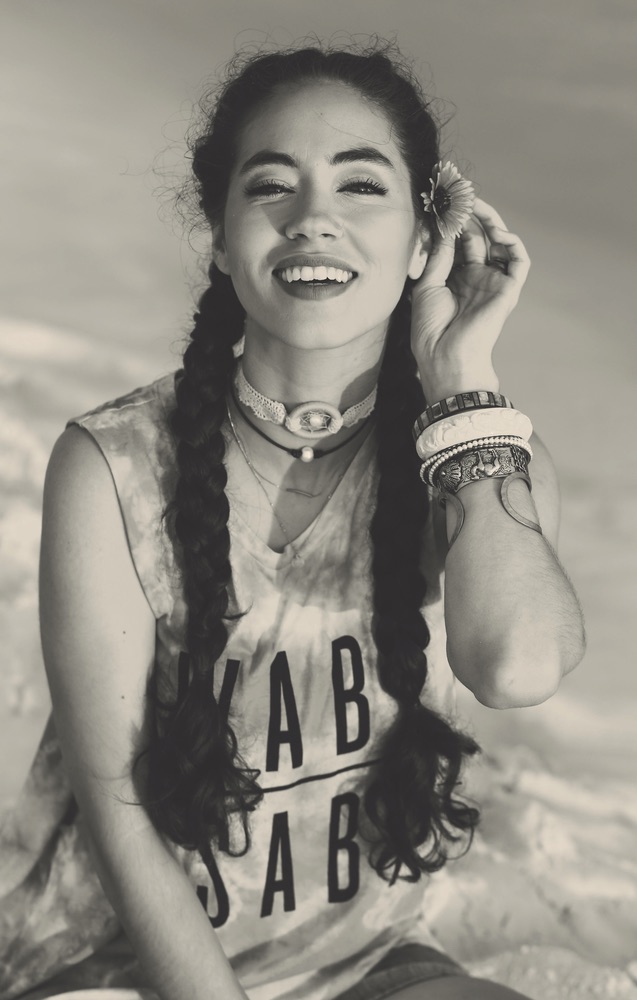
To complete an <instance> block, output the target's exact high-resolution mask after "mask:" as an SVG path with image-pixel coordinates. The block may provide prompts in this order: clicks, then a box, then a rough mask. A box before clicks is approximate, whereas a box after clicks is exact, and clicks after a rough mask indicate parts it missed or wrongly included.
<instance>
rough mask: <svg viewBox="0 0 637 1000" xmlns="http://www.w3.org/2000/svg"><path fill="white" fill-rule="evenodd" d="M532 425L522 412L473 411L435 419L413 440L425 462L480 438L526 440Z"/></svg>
mask: <svg viewBox="0 0 637 1000" xmlns="http://www.w3.org/2000/svg"><path fill="white" fill-rule="evenodd" d="M532 433H533V424H532V423H531V421H530V420H529V418H528V417H527V416H526V414H524V413H520V411H519V410H514V409H508V408H501V409H500V408H498V409H496V408H493V407H491V408H489V409H484V410H473V411H472V412H471V413H455V414H453V415H451V416H449V417H445V418H444V419H443V420H438V421H436V422H435V423H433V424H430V425H429V426H428V427H426V428H425V429H424V431H423V432H422V434H420V435H419V436H418V440H417V441H416V451H417V452H418V455H419V457H420V458H422V459H424V460H427V459H429V458H432V456H433V455H436V454H438V453H439V452H441V451H445V450H446V449H447V448H453V447H455V446H456V445H459V444H463V443H464V442H466V441H473V440H475V439H477V438H480V437H493V436H501V435H510V436H513V437H520V438H523V439H524V440H526V441H528V440H529V438H530V437H531V434H532Z"/></svg>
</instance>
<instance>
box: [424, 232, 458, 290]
mask: <svg viewBox="0 0 637 1000" xmlns="http://www.w3.org/2000/svg"><path fill="white" fill-rule="evenodd" d="M455 243H456V241H455V240H454V239H452V238H450V237H446V236H445V237H441V238H440V240H439V241H438V242H436V243H435V244H434V247H433V249H432V251H431V253H430V254H429V258H428V260H427V265H426V267H425V270H424V273H423V276H422V278H421V279H420V283H419V284H420V286H421V288H423V289H424V288H439V287H443V286H444V285H445V284H446V283H447V278H448V277H449V273H450V271H451V268H452V267H453V263H454V256H455Z"/></svg>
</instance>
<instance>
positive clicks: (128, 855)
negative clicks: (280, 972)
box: [92, 806, 246, 1000]
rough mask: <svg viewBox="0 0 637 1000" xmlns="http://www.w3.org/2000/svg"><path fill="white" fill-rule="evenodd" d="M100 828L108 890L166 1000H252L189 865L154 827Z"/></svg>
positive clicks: (96, 848) (99, 851)
mask: <svg viewBox="0 0 637 1000" xmlns="http://www.w3.org/2000/svg"><path fill="white" fill-rule="evenodd" d="M128 808H129V809H132V810H135V812H136V813H137V816H136V818H135V820H134V828H131V829H130V830H129V831H128V832H126V831H121V830H120V831H114V830H112V829H111V830H109V832H108V836H106V835H105V834H103V833H102V834H101V835H100V833H98V834H97V835H96V837H95V838H93V843H92V848H93V854H94V857H95V862H96V866H97V869H98V873H99V875H100V879H101V881H102V884H103V886H104V889H105V891H106V893H107V895H108V897H109V899H110V901H111V903H112V905H113V907H114V909H115V911H116V913H117V915H118V917H119V919H120V920H121V923H122V925H123V927H124V930H125V931H126V934H127V936H128V938H129V940H130V942H131V945H132V947H133V949H134V951H135V954H136V955H137V957H138V959H139V961H140V963H141V965H142V967H143V968H144V970H145V972H146V974H147V975H148V978H149V980H150V983H151V985H152V986H153V988H154V989H155V991H156V992H157V993H158V994H159V996H160V997H161V1000H246V995H245V993H244V991H243V989H242V988H241V986H240V984H239V982H238V980H237V978H236V976H235V974H234V972H233V971H232V968H231V966H230V963H229V962H228V960H227V958H226V956H225V954H224V952H223V950H222V948H221V945H220V943H219V939H218V938H217V936H216V934H215V931H214V930H213V928H212V927H211V925H210V922H209V920H208V917H207V915H206V913H205V910H204V908H203V907H202V906H201V904H200V902H199V900H198V899H197V896H196V894H195V892H194V889H193V887H192V885H191V883H190V882H189V880H188V877H187V875H186V874H185V872H184V871H183V869H182V868H181V867H180V866H179V864H178V862H177V861H176V860H175V858H174V857H173V856H172V854H171V853H170V852H169V850H168V849H167V847H166V846H165V845H164V843H163V841H162V840H161V838H160V837H159V835H158V834H157V832H156V831H155V830H154V828H153V827H152V826H151V825H150V821H148V824H147V825H145V824H144V820H141V816H145V814H143V812H142V810H141V808H140V807H135V806H129V807H128Z"/></svg>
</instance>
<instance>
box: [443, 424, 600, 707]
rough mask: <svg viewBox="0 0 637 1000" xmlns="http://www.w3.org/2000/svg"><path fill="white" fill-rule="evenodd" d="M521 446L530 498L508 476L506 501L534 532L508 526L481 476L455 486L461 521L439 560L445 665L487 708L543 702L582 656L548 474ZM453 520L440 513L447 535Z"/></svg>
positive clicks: (541, 453) (537, 449)
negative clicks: (533, 524)
mask: <svg viewBox="0 0 637 1000" xmlns="http://www.w3.org/2000/svg"><path fill="white" fill-rule="evenodd" d="M531 445H532V448H533V455H534V457H533V460H532V462H531V464H530V467H529V473H530V476H531V481H532V484H533V492H532V494H531V493H529V490H528V488H527V486H526V484H525V483H524V482H522V481H520V480H518V481H517V482H513V483H512V484H511V486H510V487H509V498H510V501H511V503H512V505H513V506H514V507H515V509H516V510H517V511H518V512H519V513H520V514H522V515H523V516H525V517H527V518H529V519H530V520H532V521H539V523H540V524H541V526H542V532H543V534H541V535H540V534H539V533H538V532H537V531H533V530H532V529H531V528H528V527H526V526H525V525H523V524H520V523H519V522H518V521H516V520H514V519H513V518H512V517H511V516H510V515H509V514H508V513H507V512H506V510H505V509H504V507H503V505H502V502H501V500H500V496H499V493H500V481H498V480H489V479H484V480H481V481H480V482H477V483H472V484H471V486H469V487H467V488H465V489H463V490H462V504H463V507H464V510H465V522H464V525H463V527H462V531H461V532H460V534H459V535H458V537H457V539H456V541H455V542H454V544H453V545H452V547H451V549H450V550H449V552H448V553H447V558H446V562H445V570H446V572H445V622H446V626H447V649H448V655H449V662H450V664H451V666H452V669H453V671H454V673H455V674H456V676H457V677H458V678H459V680H461V681H462V682H463V684H465V685H466V686H467V687H468V688H470V690H471V691H473V693H474V694H475V696H476V698H477V699H478V701H480V702H482V704H484V705H488V706H489V707H491V708H513V707H516V706H524V705H536V704H538V703H539V702H542V701H545V700H546V699H547V698H549V697H550V696H551V695H552V694H553V693H554V692H555V690H556V689H557V687H558V685H559V683H560V680H561V678H562V677H563V675H564V674H566V673H568V672H569V671H570V670H572V669H573V668H574V667H575V666H577V664H578V663H579V661H580V660H581V658H582V656H583V655H584V628H583V622H582V613H581V609H580V606H579V602H578V600H577V597H576V595H575V592H574V590H573V588H572V586H571V583H570V581H569V579H568V577H567V576H566V574H565V572H564V570H563V568H562V566H561V565H560V562H559V560H558V558H557V554H556V547H557V531H558V524H559V493H558V487H557V478H556V475H555V469H554V466H553V463H552V461H551V458H550V456H549V454H548V452H547V450H546V448H545V447H544V446H543V445H542V444H541V442H540V441H539V439H538V438H537V436H536V435H533V437H532V439H531ZM448 508H449V505H448ZM455 517H456V515H455V512H453V511H452V510H450V509H448V512H447V531H448V534H449V537H450V536H451V533H452V532H453V531H454V530H455Z"/></svg>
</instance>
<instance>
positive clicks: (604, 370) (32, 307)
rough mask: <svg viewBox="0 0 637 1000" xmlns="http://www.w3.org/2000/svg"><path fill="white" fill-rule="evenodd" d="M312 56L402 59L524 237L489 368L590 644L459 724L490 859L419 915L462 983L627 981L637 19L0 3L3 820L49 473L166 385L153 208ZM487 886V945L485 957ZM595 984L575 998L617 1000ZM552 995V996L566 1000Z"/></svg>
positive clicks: (169, 297) (164, 299) (170, 262)
mask: <svg viewBox="0 0 637 1000" xmlns="http://www.w3.org/2000/svg"><path fill="white" fill-rule="evenodd" d="M310 31H313V32H316V33H317V34H318V35H319V36H321V37H329V36H331V35H333V34H334V33H335V32H338V31H344V32H354V33H357V32H360V33H363V34H369V33H371V32H378V33H379V34H380V35H383V36H386V35H396V36H397V39H398V41H399V43H400V45H401V47H402V48H403V50H404V51H405V53H406V54H407V55H409V56H411V57H413V58H414V59H415V60H416V61H417V62H418V63H419V65H420V66H421V70H422V76H423V78H424V79H425V81H431V80H432V78H433V80H435V87H433V85H432V86H431V87H430V88H429V89H430V91H431V92H433V93H435V94H437V95H438V96H439V97H441V98H444V99H445V100H446V101H447V102H449V107H448V109H449V110H451V109H452V108H451V106H452V105H455V107H456V109H457V110H456V113H455V116H454V118H453V120H452V122H451V123H450V125H449V126H448V128H447V131H446V141H445V152H446V153H447V154H449V155H451V156H452V157H453V158H454V159H455V160H456V162H458V163H459V164H460V165H461V166H462V168H463V169H464V170H465V171H466V172H467V173H468V174H469V176H471V177H472V179H473V180H474V181H475V182H476V184H477V187H478V190H479V191H480V193H481V194H482V195H483V197H485V198H486V199H487V200H489V201H492V202H493V203H494V204H495V205H496V206H497V207H498V208H499V210H500V211H501V213H502V214H503V216H504V218H505V219H506V220H507V222H508V224H509V225H510V227H511V228H512V229H514V230H515V231H517V232H519V233H520V234H521V235H522V236H523V238H524V239H525V242H526V244H527V246H528V248H529V251H530V254H531V257H532V260H533V268H532V271H531V276H530V278H529V281H528V284H527V288H526V290H525V294H524V296H523V299H522V301H521V304H520V305H519V307H518V309H517V311H516V312H515V314H514V316H513V317H512V318H511V319H510V321H509V323H508V325H507V329H506V331H505V336H504V337H503V339H502V342H501V345H500V347H499V349H498V357H497V362H498V368H499V371H500V373H501V381H502V386H503V389H504V391H506V392H507V394H508V395H509V396H511V397H513V399H514V400H515V402H516V403H517V405H519V406H520V408H521V409H523V410H524V411H526V412H528V413H529V414H530V415H531V417H532V418H533V421H534V424H535V427H536V429H537V430H538V432H539V433H540V434H541V435H542V436H543V437H544V439H545V441H546V442H547V444H548V445H549V447H550V449H551V450H552V452H553V455H554V457H555V460H556V463H557V466H558V469H559V472H560V479H561V485H562V493H563V529H562V535H561V545H560V554H561V557H562V560H563V562H564V564H565V566H566V567H567V569H568V571H569V573H570V575H571V576H572V579H573V581H574V583H575V585H576V588H577V590H578V592H579V594H580V597H581V600H582V603H583V606H584V609H585V612H586V618H587V625H588V635H589V648H588V653H587V656H586V659H585V661H584V663H583V664H582V666H581V667H580V668H579V670H578V671H577V672H576V673H575V674H573V675H571V676H570V677H569V678H568V679H567V680H566V681H565V683H564V685H563V687H562V689H561V691H560V692H559V693H558V694H557V695H556V696H555V697H554V698H553V699H552V700H551V701H550V702H548V703H547V704H546V705H543V706H539V707H536V708H533V709H526V710H519V711H509V712H494V711H489V710H487V709H483V708H481V707H480V706H479V705H477V703H475V702H474V701H473V699H472V698H471V696H466V697H462V698H461V705H462V712H463V714H464V717H465V719H466V720H467V722H468V724H469V725H471V726H473V727H474V729H475V731H476V733H477V735H478V738H479V739H480V741H481V742H482V743H483V744H484V746H485V747H486V748H487V750H491V751H492V752H493V753H495V754H496V756H497V757H498V759H499V761H500V765H499V767H500V770H499V771H497V772H490V773H489V774H488V775H487V778H486V780H487V782H488V787H487V788H486V790H485V798H486V801H487V809H486V827H485V830H486V833H485V837H486V840H485V844H486V846H484V847H478V848H476V849H475V851H474V852H473V855H472V856H470V860H469V861H468V863H467V866H466V867H465V868H464V869H462V868H461V869H460V870H459V874H458V875H455V876H452V877H453V878H455V879H456V882H455V883H454V884H453V885H452V887H451V892H449V891H447V889H446V888H445V881H444V878H443V879H442V881H441V882H439V883H438V890H437V892H438V895H436V894H435V893H434V895H433V896H432V899H431V908H432V911H434V913H435V911H436V905H437V900H438V901H439V902H440V906H439V912H438V925H439V928H440V931H441V933H442V937H443V940H448V941H449V942H450V943H451V946H453V943H454V942H456V943H457V941H458V934H459V930H458V929H459V928H464V931H461V932H460V934H461V936H462V933H465V932H466V941H465V946H466V952H465V953H466V954H467V955H468V957H471V956H473V957H474V958H476V959H477V958H479V957H480V956H482V955H484V954H488V953H490V949H491V950H493V947H495V946H497V945H498V944H499V946H500V947H502V946H504V945H506V944H507V943H508V944H509V945H510V946H511V947H515V948H518V947H519V945H520V944H521V943H529V942H530V943H533V942H535V943H536V944H542V945H550V944H556V943H557V944H561V945H564V946H567V947H569V948H572V949H574V950H575V951H578V952H579V954H580V956H587V957H590V958H591V959H592V961H593V962H598V963H602V964H603V963H604V962H606V963H608V964H613V965H617V966H624V965H625V963H626V962H627V961H628V960H629V959H630V958H631V957H635V955H634V940H635V933H636V929H637V869H635V866H634V858H635V853H636V850H637V812H636V796H635V784H634V774H635V772H636V770H637V739H636V736H635V732H636V730H637V726H636V725H635V715H636V713H635V699H636V695H637V670H636V669H635V654H634V645H635V643H634V622H635V617H636V615H637V601H636V599H635V598H636V597H637V574H636V572H635V564H636V562H637V559H636V556H637V544H636V542H637V519H636V517H635V499H636V496H637V465H636V463H635V449H634V442H633V423H634V397H635V390H634V386H635V367H636V366H635V347H634V345H635V333H636V331H635V320H634V312H635V308H634V301H635V285H636V278H635V275H636V273H637V271H636V263H637V261H636V254H635V231H636V229H637V218H636V212H635V187H634V179H633V175H634V162H635V158H636V154H637V129H636V125H637V121H636V119H637V102H636V101H635V93H636V88H635V84H636V82H637V81H636V80H635V75H636V74H635V68H634V66H635V57H634V54H635V51H637V44H636V43H637V10H636V8H635V5H634V0H532V2H531V0H527V2H526V3H524V2H522V0H420V2H416V0H393V2H391V3H387V2H377V0H322V2H321V3H320V4H319V3H309V2H305V0H303V2H302V0H296V2H295V3H292V2H288V0H267V2H257V0H243V2H241V3H234V4H230V3H227V2H226V3H213V2H205V0H179V2H178V0H172V2H171V0H2V2H1V5H0V94H1V97H0V136H1V139H0V142H1V145H2V148H1V150H0V189H1V203H2V225H1V226H0V636H1V638H2V650H3V657H2V663H1V664H0V806H1V805H2V804H3V803H4V802H6V801H8V800H10V799H11V798H12V797H13V796H14V795H15V794H16V792H17V790H18V788H19V787H20V785H21V783H22V781H23V778H24V775H25V773H26V771H27V769H28V766H29V763H30V760H31V757H32V754H33V751H34V749H35V746H36V743H37V741H38V738H39V735H40V732H41V729H42V726H43V722H44V719H45V717H46V715H47V714H48V708H49V706H48V698H47V694H46V686H45V683H44V678H43V670H42V664H41V657H40V652H39V638H38V630H37V608H36V581H37V550H38V542H39V530H40V528H39V525H40V505H41V491H42V482H43V477H44V470H45V467H46V461H47V457H48V454H49V452H50V448H51V446H52V444H53V441H54V440H55V438H56V437H57V435H58V434H59V433H60V431H61V430H62V428H63V426H64V423H65V421H66V419H67V418H68V417H69V416H70V415H74V414H78V413H81V412H82V411H84V410H86V409H88V408H89V407H90V406H92V405H95V404H97V403H99V402H102V401H103V400H105V399H107V398H112V397H113V396H115V395H117V394H119V393H121V392H123V391H126V390H127V389H129V388H131V387H132V386H134V385H139V384H142V383H145V382H148V381H150V380H152V379H154V378H156V377H157V376H159V375H160V374H162V373H164V372H167V371H169V370H172V369H173V368H175V367H177V364H178V354H179V344H180V341H181V339H182V337H183V335H184V333H185V332H186V331H187V329H188V323H189V315H190V313H191V311H192V302H193V294H194V289H196V286H197V281H198V268H199V266H200V264H199V262H198V260H197V257H196V256H195V254H194V253H193V252H192V250H191V248H190V247H189V245H188V240H187V239H186V238H185V237H184V235H183V234H182V233H181V232H180V230H179V223H178V222H177V221H175V220H173V221H171V213H170V209H169V208H168V207H166V204H165V198H164V197H162V195H161V190H162V188H165V187H166V186H167V187H168V188H171V187H174V186H175V185H176V183H177V179H178V176H179V174H180V173H181V172H182V171H183V169H184V164H183V151H184V147H183V143H182V137H183V133H184V130H185V127H186V126H187V124H188V122H189V120H190V114H191V105H192V102H193V101H195V100H196V99H197V96H198V94H199V93H200V90H201V88H202V83H203V81H204V79H205V78H206V77H208V76H209V75H210V74H211V73H213V72H214V71H215V70H216V69H217V67H219V65H220V64H221V63H223V62H224V61H225V60H226V59H227V58H228V57H229V55H230V54H231V53H232V51H233V50H234V48H235V47H236V46H237V45H240V44H248V43H259V42H262V41H264V40H266V39H267V38H272V39H273V40H274V41H276V42H279V43H285V42H287V41H292V40H294V39H296V38H298V37H300V36H302V35H305V34H306V33H308V32H310ZM162 206H164V207H162ZM507 763H510V765H511V768H512V770H511V772H510V773H508V772H507ZM547 771H550V772H552V773H553V775H554V777H553V778H552V779H550V778H548V776H547ZM494 774H495V777H494ZM512 775H513V777H512ZM512 790H514V791H512ZM501 845H504V846H503V847H502V850H504V851H505V854H506V856H507V859H508V860H507V862H506V865H507V866H506V867H503V864H502V858H503V855H502V852H501ZM481 852H482V853H481ZM516 852H517V853H516ZM489 865H491V866H492V867H491V868H489ZM472 866H473V867H472ZM490 872H491V874H490ZM527 876H528V878H527V883H526V889H524V888H520V886H521V885H522V883H521V882H520V881H519V880H520V879H524V878H525V877H527ZM444 877H445V878H446V875H445V876H444ZM498 878H499V893H500V895H499V900H498V905H501V911H500V912H501V916H500V919H499V924H498V928H497V935H499V936H497V935H496V936H495V937H493V938H492V939H490V943H489V942H488V941H486V939H485V941H483V942H482V945H481V944H480V942H479V941H478V940H477V939H476V927H477V926H482V925H483V923H484V921H483V916H484V912H485V909H486V910H488V911H489V912H491V913H492V914H493V913H494V909H493V902H494V896H493V886H494V885H495V884H496V883H497V880H498ZM463 879H464V881H463ZM476 886H477V887H478V888H476ZM538 886H539V887H540V888H539V890H538ZM540 890H541V891H540ZM507 893H508V897H509V898H508V902H507V900H506V899H505V896H506V894H507ZM525 893H526V896H525V895H524V894H525ZM533 893H535V896H533ZM540 897H541V899H540ZM522 898H524V899H525V903H524V906H523V907H522V908H521V904H520V900H521V899H522ZM532 898H533V899H536V903H533V902H531V903H528V901H529V900H531V899H532ZM450 900H451V901H452V902H451V904H450ZM537 900H540V901H539V902H538V901H537ZM527 903H528V905H527ZM450 906H451V909H450V908H449V907H450ZM533 907H535V909H534V908H533ZM578 907H579V909H578ZM463 908H464V909H463ZM522 913H524V914H526V916H525V917H524V919H521V914H522ZM573 914H575V918H574V917H573ZM445 921H446V922H445ZM484 926H485V927H486V925H484ZM445 928H446V930H445ZM445 933H446V934H447V937H446V938H445ZM484 933H485V934H487V933H489V932H488V931H487V930H485V931H484ZM490 933H494V931H493V928H492V929H491V931H490ZM516 955H517V959H519V953H518V952H516ZM517 959H516V961H517ZM556 961H557V960H556ZM549 965H550V969H549V971H550V972H551V974H552V975H554V977H555V976H557V980H555V981H557V982H558V983H563V982H565V981H566V980H565V977H566V975H567V973H566V972H565V971H564V970H562V971H560V972H556V971H555V970H556V969H558V967H559V963H558V964H557V965H556V964H555V963H552V964H549ZM545 966H546V962H544V960H543V959H542V958H541V957H540V958H536V957H534V956H533V955H530V957H529V958H528V961H527V965H526V966H525V968H527V971H528V974H529V975H536V974H537V970H538V969H541V968H543V967H545ZM517 968H518V972H517V973H516V975H518V979H517V980H515V981H516V982H517V983H518V986H519V988H523V986H525V982H524V980H522V979H520V978H519V976H520V971H519V969H520V966H519V963H518V966H517ZM485 974H491V973H489V972H488V969H486V968H485ZM501 974H502V975H503V974H504V973H502V970H501ZM634 976H635V977H637V968H636V969H635V970H634ZM593 980H594V976H593V977H592V978H591V976H588V978H587V980H586V981H587V984H588V985H587V987H586V992H585V991H584V989H583V987H582V985H581V980H578V983H579V985H578V983H576V984H575V986H573V990H572V992H570V991H569V992H568V995H569V996H573V997H577V998H578V1000H582V998H583V997H584V996H586V997H589V996H590V997H593V996H600V997H606V996H610V995H611V993H609V992H608V991H609V989H610V987H609V980H607V979H604V980H603V982H602V981H601V980H600V982H601V985H600V987H599V990H600V992H599V993H598V992H593V986H592V985H591V984H592V983H593ZM503 981H505V980H503ZM512 981H513V980H512ZM526 988H528V989H529V992H531V987H529V986H526ZM555 989H556V990H557V992H551V988H550V987H549V986H546V984H544V985H543V986H542V987H541V989H540V991H539V995H541V996H542V997H543V998H546V997H552V996H556V997H557V996H559V997H560V998H562V997H563V996H566V995H567V993H566V992H565V991H564V989H563V987H562V986H559V985H558V987H555ZM617 989H619V987H617ZM626 989H629V987H628V986H627V987H626ZM534 995H535V994H534ZM612 995H613V996H615V995H616V996H620V995H621V996H629V995H631V996H632V995H633V994H632V993H630V994H629V993H628V992H626V993H620V992H617V993H612Z"/></svg>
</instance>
